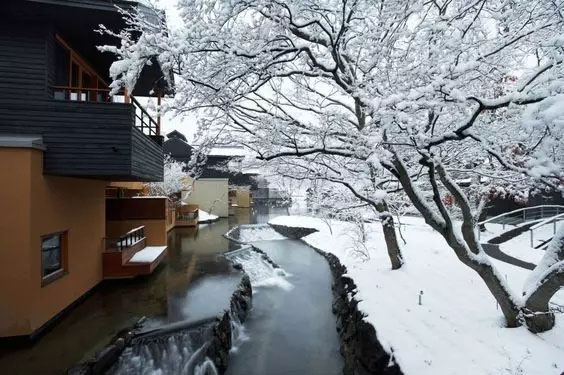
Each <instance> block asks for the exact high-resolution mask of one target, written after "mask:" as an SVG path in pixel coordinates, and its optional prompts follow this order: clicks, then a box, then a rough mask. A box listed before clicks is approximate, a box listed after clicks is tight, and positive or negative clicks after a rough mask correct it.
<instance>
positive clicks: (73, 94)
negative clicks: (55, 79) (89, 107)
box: [52, 86, 112, 103]
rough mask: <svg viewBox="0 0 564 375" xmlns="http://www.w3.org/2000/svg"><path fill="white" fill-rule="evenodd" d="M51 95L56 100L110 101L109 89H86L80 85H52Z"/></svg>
mask: <svg viewBox="0 0 564 375" xmlns="http://www.w3.org/2000/svg"><path fill="white" fill-rule="evenodd" d="M52 89H53V97H54V98H55V99H56V100H66V101H71V102H98V103H111V102H112V97H111V96H110V89H88V88H82V87H70V86H53V87H52Z"/></svg>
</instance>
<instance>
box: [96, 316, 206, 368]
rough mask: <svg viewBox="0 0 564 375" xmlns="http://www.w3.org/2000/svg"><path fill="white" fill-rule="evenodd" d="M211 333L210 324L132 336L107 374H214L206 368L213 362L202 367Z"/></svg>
mask: <svg viewBox="0 0 564 375" xmlns="http://www.w3.org/2000/svg"><path fill="white" fill-rule="evenodd" d="M211 332H212V324H208V325H206V326H203V327H198V328H193V329H190V330H187V331H180V332H176V333H170V334H163V335H155V336H151V337H148V338H143V337H141V338H139V339H134V341H133V342H132V345H131V346H129V347H127V348H126V349H125V350H124V351H123V353H122V355H121V356H120V358H119V360H118V362H117V363H116V364H115V365H114V366H113V367H112V368H111V369H110V370H109V371H108V372H107V374H116V375H117V374H120V375H165V374H186V375H191V374H194V375H196V374H198V375H204V374H205V375H211V374H215V373H216V372H210V371H211V370H209V367H210V364H211V366H213V362H211V361H209V362H210V364H207V365H206V366H204V363H206V362H207V358H206V357H205V353H206V348H207V345H208V342H209V340H210V338H211ZM214 370H215V369H214Z"/></svg>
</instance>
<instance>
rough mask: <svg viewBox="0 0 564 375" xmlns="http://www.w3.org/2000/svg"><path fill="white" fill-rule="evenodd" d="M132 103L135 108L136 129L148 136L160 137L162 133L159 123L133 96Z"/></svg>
mask: <svg viewBox="0 0 564 375" xmlns="http://www.w3.org/2000/svg"><path fill="white" fill-rule="evenodd" d="M131 103H132V104H133V106H134V107H135V127H137V128H138V129H140V130H141V132H142V133H144V134H147V135H160V133H161V131H160V129H159V124H158V122H156V121H155V120H154V119H153V118H152V117H151V115H149V113H148V112H147V110H145V108H143V106H141V104H139V102H138V101H137V99H135V98H134V97H133V96H131Z"/></svg>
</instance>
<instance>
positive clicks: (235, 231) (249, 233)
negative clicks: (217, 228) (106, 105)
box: [224, 224, 287, 244]
mask: <svg viewBox="0 0 564 375" xmlns="http://www.w3.org/2000/svg"><path fill="white" fill-rule="evenodd" d="M224 236H225V237H226V238H227V239H229V240H231V241H234V242H237V243H241V244H248V243H251V242H257V241H275V240H286V239H287V238H286V237H284V236H283V235H281V234H280V233H278V232H277V231H276V230H274V229H273V228H272V227H271V226H270V225H268V224H244V225H238V226H236V227H234V228H232V229H231V230H230V231H229V232H227V233H225V235H224Z"/></svg>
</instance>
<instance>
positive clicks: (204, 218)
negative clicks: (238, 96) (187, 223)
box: [198, 210, 219, 223]
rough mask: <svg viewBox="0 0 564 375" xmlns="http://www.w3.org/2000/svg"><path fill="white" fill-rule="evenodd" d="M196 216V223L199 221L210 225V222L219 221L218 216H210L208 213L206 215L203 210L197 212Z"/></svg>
mask: <svg viewBox="0 0 564 375" xmlns="http://www.w3.org/2000/svg"><path fill="white" fill-rule="evenodd" d="M198 216H199V219H198V221H199V222H200V223H210V222H212V221H215V220H217V219H219V216H217V215H212V214H210V213H207V212H206V211H204V210H199V212H198Z"/></svg>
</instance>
